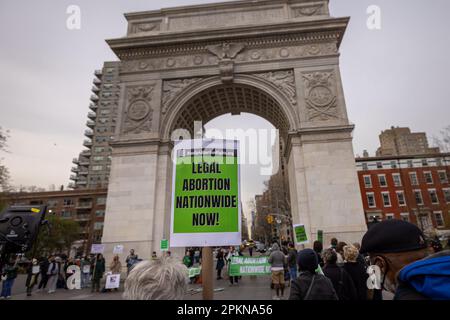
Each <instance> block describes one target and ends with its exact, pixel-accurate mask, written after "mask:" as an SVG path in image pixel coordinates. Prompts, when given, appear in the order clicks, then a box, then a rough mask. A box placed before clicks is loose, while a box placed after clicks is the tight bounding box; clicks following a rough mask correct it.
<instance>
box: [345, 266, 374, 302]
mask: <svg viewBox="0 0 450 320" xmlns="http://www.w3.org/2000/svg"><path fill="white" fill-rule="evenodd" d="M344 269H345V271H347V273H348V274H349V276H350V278H352V280H353V284H354V285H355V289H356V296H357V297H356V298H357V300H367V279H368V278H369V275H368V274H367V272H366V268H365V267H364V265H362V264H361V263H359V262H346V263H345V264H344Z"/></svg>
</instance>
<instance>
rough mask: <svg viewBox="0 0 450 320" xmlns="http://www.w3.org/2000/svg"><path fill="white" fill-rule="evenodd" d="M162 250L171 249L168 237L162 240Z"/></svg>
mask: <svg viewBox="0 0 450 320" xmlns="http://www.w3.org/2000/svg"><path fill="white" fill-rule="evenodd" d="M160 250H161V251H169V240H166V239H163V240H161V245H160Z"/></svg>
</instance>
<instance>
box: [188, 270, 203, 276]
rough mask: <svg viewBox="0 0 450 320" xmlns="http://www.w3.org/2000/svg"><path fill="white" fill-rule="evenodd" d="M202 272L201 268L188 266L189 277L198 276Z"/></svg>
mask: <svg viewBox="0 0 450 320" xmlns="http://www.w3.org/2000/svg"><path fill="white" fill-rule="evenodd" d="M201 273H202V269H201V268H189V278H193V277H195V276H199V275H200V274H201Z"/></svg>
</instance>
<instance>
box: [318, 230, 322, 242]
mask: <svg viewBox="0 0 450 320" xmlns="http://www.w3.org/2000/svg"><path fill="white" fill-rule="evenodd" d="M317 241H319V242H320V243H322V244H323V230H317Z"/></svg>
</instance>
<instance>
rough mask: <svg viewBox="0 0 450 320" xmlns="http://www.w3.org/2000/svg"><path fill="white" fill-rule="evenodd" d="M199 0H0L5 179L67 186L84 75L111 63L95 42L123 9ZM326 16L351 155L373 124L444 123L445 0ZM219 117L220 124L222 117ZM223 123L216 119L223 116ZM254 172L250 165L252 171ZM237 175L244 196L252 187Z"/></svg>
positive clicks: (122, 24) (121, 24)
mask: <svg viewBox="0 0 450 320" xmlns="http://www.w3.org/2000/svg"><path fill="white" fill-rule="evenodd" d="M208 2H215V1H201V0H165V1H154V0H148V1H144V0H83V1H76V0H70V1H66V0H58V1H55V0H39V1H29V0H0V40H1V49H0V126H2V127H3V128H6V129H9V130H10V135H11V138H10V140H9V146H10V147H9V150H10V154H6V155H3V158H4V163H5V164H6V165H7V166H8V167H9V169H10V171H11V175H12V178H13V181H12V182H13V184H15V185H19V184H23V185H37V186H41V187H44V188H47V187H48V186H49V185H50V184H56V185H61V184H64V185H67V183H68V182H69V180H68V178H69V176H70V168H71V166H72V163H71V161H72V158H74V157H76V156H77V155H78V153H79V152H80V150H81V149H82V142H83V140H84V136H83V132H84V130H85V129H86V128H85V127H84V124H85V122H86V120H87V118H86V115H87V112H88V111H89V110H88V105H89V103H90V101H89V97H90V95H91V91H90V89H91V87H92V80H93V72H94V70H95V69H100V68H101V67H102V64H103V62H104V61H107V60H116V57H115V56H114V54H113V53H112V51H111V50H110V49H109V48H108V46H107V44H106V43H105V41H104V39H109V38H117V37H121V36H124V35H125V33H126V21H125V18H124V17H123V13H125V12H133V11H142V10H153V9H159V8H161V7H173V6H179V5H189V4H201V3H208ZM330 2H331V13H332V15H333V16H336V17H340V16H350V17H351V22H350V26H349V29H348V31H347V33H346V36H345V39H344V41H343V44H342V47H341V53H342V56H341V72H342V77H343V84H344V89H345V96H346V101H347V109H348V114H349V118H350V120H351V122H352V123H354V124H356V130H355V132H354V146H355V153H356V154H361V153H362V151H363V150H364V149H367V150H369V152H370V153H371V154H373V153H374V152H375V150H376V148H377V146H378V134H379V133H380V132H381V130H383V129H386V128H389V127H390V126H391V125H395V126H409V127H411V129H412V130H414V131H425V132H427V133H428V134H429V135H430V136H431V135H433V134H437V133H438V132H439V130H440V129H442V128H443V127H445V126H447V125H449V124H450V105H449V92H450V89H449V81H448V77H449V75H450V64H449V61H448V58H449V57H450V43H449V42H450V41H449V39H450V37H449V35H448V32H449V30H450V21H449V19H448V13H449V12H450V1H448V0H433V1H426V0H370V1H366V0H331V1H330ZM69 5H78V6H79V7H80V8H81V14H82V16H81V18H82V19H81V30H76V31H70V30H68V29H67V28H66V19H67V17H68V15H67V14H66V9H67V7H68V6H69ZM369 5H378V6H379V7H380V8H381V14H382V16H381V18H382V20H381V23H382V25H381V26H382V29H381V30H375V31H371V30H369V29H368V28H367V26H366V21H367V18H368V15H367V13H366V10H367V8H368V6H369ZM224 119H225V120H224ZM230 119H231V117H230V116H227V117H223V118H221V119H220V121H217V120H216V121H215V122H213V123H212V124H210V126H211V125H214V124H219V123H220V124H221V125H222V126H224V125H225V124H226V126H231V127H236V126H241V125H243V124H246V123H248V121H250V123H252V124H254V126H256V127H270V124H269V123H268V122H266V121H265V120H262V119H256V120H255V116H249V118H245V116H242V117H241V118H240V119H239V120H236V119H233V120H230ZM224 121H225V122H224ZM253 171H255V170H253ZM253 171H252V170H248V171H247V172H244V173H243V179H244V180H246V179H247V181H250V179H252V183H247V184H246V186H245V187H244V195H245V196H244V199H243V201H248V200H249V198H250V197H252V195H253V194H254V193H257V192H261V190H262V181H263V180H264V179H265V178H266V177H259V176H257V174H254V172H253Z"/></svg>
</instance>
